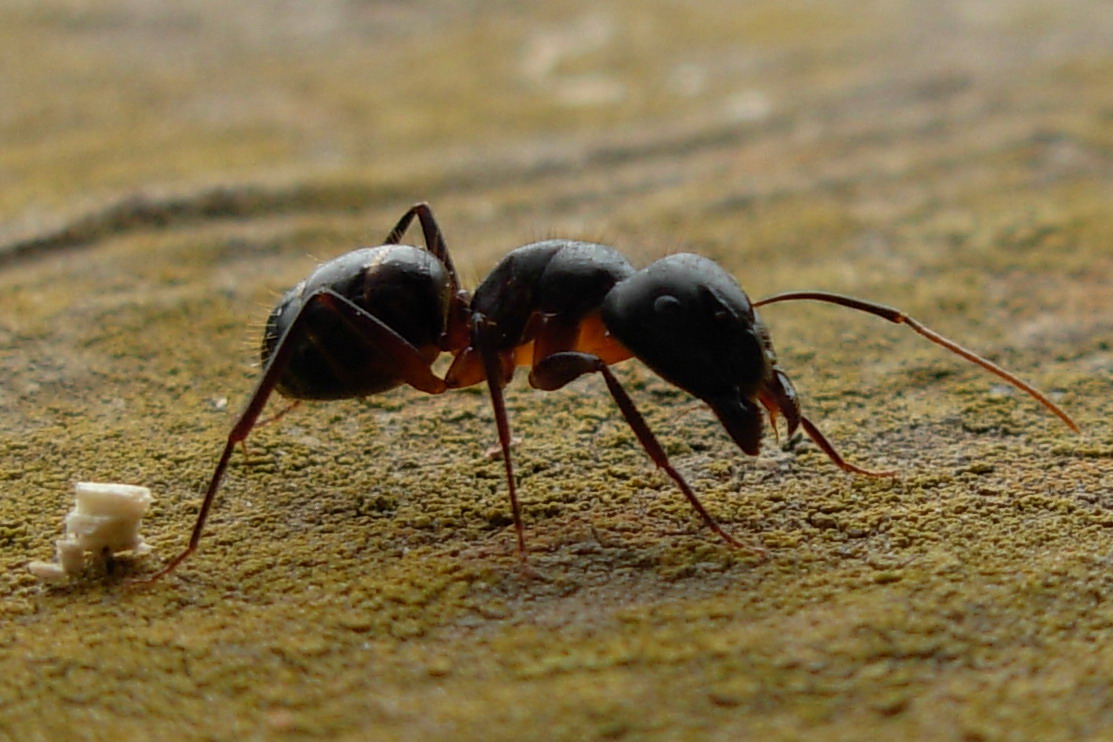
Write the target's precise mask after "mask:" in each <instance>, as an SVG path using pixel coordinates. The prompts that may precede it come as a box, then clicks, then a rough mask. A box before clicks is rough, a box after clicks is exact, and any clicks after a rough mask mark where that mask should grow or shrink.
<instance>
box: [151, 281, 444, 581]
mask: <svg viewBox="0 0 1113 742" xmlns="http://www.w3.org/2000/svg"><path fill="white" fill-rule="evenodd" d="M318 305H321V306H324V307H326V308H328V309H329V310H331V311H334V312H336V313H337V314H339V315H340V316H341V317H343V318H344V320H345V321H346V322H347V323H348V324H349V325H350V326H352V327H353V328H355V329H356V330H357V331H359V332H360V333H361V334H362V335H363V337H364V339H366V340H367V341H368V343H371V344H374V345H377V346H379V347H381V348H382V349H383V350H384V351H385V352H386V353H388V354H389V355H390V357H392V358H395V359H397V361H398V372H399V375H400V376H401V377H402V378H403V379H404V380H405V381H406V383H408V384H409V385H410V386H413V387H414V388H416V389H420V390H421V391H423V392H428V393H430V394H440V393H441V392H443V391H445V385H444V381H442V380H441V379H439V378H438V377H437V376H435V375H434V374H433V372H432V371H431V370H430V369H429V365H428V364H427V363H426V361H425V359H424V358H422V356H421V354H420V353H419V352H418V351H417V349H416V348H414V347H413V345H411V344H410V343H409V342H408V341H407V340H406V339H405V338H403V337H402V336H401V335H399V334H398V333H396V332H395V331H394V330H392V329H391V328H390V327H388V326H387V325H385V324H383V322H382V320H380V319H378V318H377V317H375V316H374V315H371V314H368V313H367V312H365V311H364V310H362V309H360V308H359V307H357V306H356V305H355V304H352V303H351V302H350V301H348V300H347V299H345V298H344V297H342V296H340V295H339V294H336V293H334V292H332V291H330V290H328V289H323V290H321V291H319V292H318V293H315V294H313V295H312V296H310V297H309V298H308V299H306V300H305V304H304V305H303V306H302V308H301V309H300V310H299V311H298V316H297V317H295V318H294V320H293V321H292V322H291V323H290V327H289V328H288V329H287V330H286V334H285V335H283V336H282V338H281V339H280V340H279V341H278V344H277V345H276V346H275V348H274V352H273V353H272V354H271V357H270V360H269V361H268V363H267V366H266V368H265V369H264V371H263V375H262V376H261V377H260V378H259V381H258V382H257V383H256V384H255V389H254V391H252V393H251V397H250V398H249V399H248V401H247V405H246V406H245V407H244V410H243V412H241V413H240V416H239V418H238V419H237V420H236V423H235V425H233V426H232V430H231V431H230V432H229V433H228V439H227V441H226V442H225V444H224V450H223V451H222V452H221V454H220V459H219V460H218V461H217V464H216V468H215V469H214V470H213V474H212V477H211V478H210V479H209V486H208V487H207V488H206V489H205V497H204V499H203V500H202V501H201V509H200V510H199V511H198V512H197V520H196V521H195V522H194V524H193V532H192V533H191V534H190V537H189V543H188V544H187V545H186V547H185V549H183V550H182V551H181V553H179V554H178V555H177V556H176V557H174V558H173V559H171V560H170V562H169V563H167V565H166V566H165V567H163V568H162V569H160V570H159V571H158V572H156V573H154V574H153V575H151V576H149V577H146V578H143V579H140V580H136V582H140V583H150V582H155V581H156V580H159V579H160V578H162V577H165V576H166V575H168V574H170V573H171V572H173V571H174V570H175V569H176V568H177V567H178V565H179V564H181V563H182V562H184V561H185V560H186V559H187V558H188V557H189V555H190V554H192V553H193V552H194V551H196V550H197V545H198V543H200V541H201V533H202V532H203V531H204V529H205V521H206V520H207V519H208V516H209V510H210V509H211V508H212V505H213V502H214V501H215V499H216V493H217V490H219V489H220V482H221V479H223V477H224V471H225V470H226V469H227V468H228V461H229V459H230V458H231V456H232V451H233V450H235V447H236V445H237V444H239V443H242V442H243V441H245V440H246V439H247V436H248V434H249V433H250V432H251V430H252V429H253V428H254V427H255V425H256V423H257V421H258V419H259V415H260V414H261V413H262V411H263V408H264V407H266V404H267V400H268V399H269V398H270V395H271V392H273V391H274V389H275V387H276V386H277V385H278V382H279V379H281V378H282V373H283V372H284V371H285V370H286V364H287V363H288V362H289V360H290V354H291V353H293V351H294V350H295V348H296V347H297V344H296V343H294V342H292V339H293V338H295V337H297V335H296V334H295V333H300V332H301V331H302V330H303V327H304V325H305V321H306V318H307V317H309V316H310V313H309V311H308V310H309V309H310V308H312V307H315V306H318Z"/></svg>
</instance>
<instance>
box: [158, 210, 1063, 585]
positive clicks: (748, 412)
mask: <svg viewBox="0 0 1113 742" xmlns="http://www.w3.org/2000/svg"><path fill="white" fill-rule="evenodd" d="M414 218H417V219H418V221H419V223H420V224H421V228H422V231H423V233H424V237H425V249H421V248H418V247H412V246H409V245H403V244H400V240H401V239H402V235H403V234H404V233H405V232H406V230H407V229H408V228H409V226H410V224H411V223H412V222H413V220H414ZM798 300H811V301H820V302H828V303H832V304H838V305H840V306H844V307H848V308H850V309H855V310H858V311H862V312H866V313H869V314H873V315H876V316H878V317H881V318H882V319H885V320H888V321H889V322H893V323H896V324H905V325H908V326H909V327H910V328H912V329H913V330H915V331H916V332H918V333H919V334H921V335H923V336H924V337H926V338H927V339H928V340H930V341H931V342H933V343H936V344H937V345H941V346H943V347H944V348H946V349H948V350H950V351H952V352H953V353H956V354H958V355H959V356H961V357H963V358H965V359H966V360H968V361H971V362H972V363H975V364H977V365H979V366H981V367H982V368H984V369H986V370H987V371H989V372H991V373H993V374H996V375H997V376H999V377H1000V378H1002V379H1004V380H1005V381H1006V382H1008V383H1009V384H1012V385H1013V386H1015V387H1017V388H1019V389H1021V390H1023V391H1024V392H1026V393H1027V394H1029V395H1030V396H1032V397H1033V398H1035V399H1036V400H1037V401H1039V402H1040V403H1041V404H1042V405H1043V406H1044V407H1046V408H1047V409H1049V410H1050V411H1051V412H1052V413H1054V414H1055V415H1057V416H1058V417H1059V418H1060V419H1061V420H1062V421H1063V422H1064V423H1066V425H1067V426H1068V427H1070V428H1071V430H1073V431H1075V432H1078V431H1079V427H1078V425H1077V424H1076V423H1075V422H1074V420H1072V419H1071V418H1070V416H1069V415H1067V413H1066V412H1064V411H1063V410H1062V409H1060V408H1059V407H1058V406H1057V405H1056V404H1055V403H1053V402H1052V401H1051V400H1050V399H1048V398H1047V396H1045V395H1044V394H1043V393H1041V392H1040V391H1039V390H1037V389H1035V388H1034V387H1032V386H1031V385H1029V384H1027V383H1026V382H1024V381H1022V380H1020V379H1019V378H1017V377H1016V376H1014V375H1013V374H1011V373H1009V372H1008V371H1005V370H1004V369H1002V368H1000V367H999V366H997V365H995V364H993V363H991V362H990V361H988V360H986V359H984V358H982V357H981V356H979V355H977V354H975V353H973V352H972V351H969V350H967V349H965V348H963V347H962V346H960V345H958V344H957V343H954V342H953V341H951V340H948V339H947V338H944V337H943V336H941V335H939V334H938V333H936V332H934V331H932V330H930V329H928V328H927V327H925V326H924V325H922V324H920V323H919V322H917V321H916V320H914V319H912V318H911V317H909V316H907V315H906V314H904V313H903V312H901V311H900V310H897V309H894V308H892V307H887V306H884V305H881V304H875V303H873V302H869V301H865V300H862V299H856V298H853V297H849V296H843V295H841V294H832V293H827V292H822V291H795V292H787V293H782V294H777V295H774V296H770V297H768V298H765V299H762V300H760V301H757V302H751V301H750V300H749V298H748V297H747V296H746V293H745V292H744V291H743V290H742V289H741V287H740V286H739V285H738V283H737V282H736V281H735V280H734V279H733V278H732V277H731V276H730V275H729V274H728V273H727V272H726V271H724V270H723V269H722V268H721V267H719V266H718V265H717V264H716V263H715V262H713V261H711V260H709V259H707V258H704V257H700V256H698V255H693V254H688V253H677V254H674V255H669V256H668V257H665V258H662V259H660V260H657V261H656V262H654V263H652V264H650V265H649V266H648V267H646V268H644V269H642V270H635V269H634V268H633V266H631V265H630V263H629V262H628V261H627V260H626V258H624V257H623V256H622V255H621V254H620V253H619V252H618V251H616V250H614V249H613V248H611V247H607V246H606V245H599V244H595V243H590V242H576V241H571V240H563V239H553V240H546V241H543V242H536V243H533V244H530V245H526V246H524V247H519V248H517V249H515V250H513V251H511V252H510V253H509V254H508V255H507V256H506V257H505V258H503V259H502V261H500V262H499V263H498V265H496V266H495V268H494V269H493V270H492V271H491V273H490V274H489V275H488V276H487V277H486V278H485V279H484V280H483V281H482V282H481V283H480V284H479V286H478V287H477V288H476V289H475V292H474V295H472V296H471V297H470V299H469V296H468V294H467V292H466V291H464V290H463V289H461V288H460V281H459V278H458V276H457V273H456V268H455V266H454V264H453V262H452V258H451V256H450V255H449V252H448V248H447V246H446V244H445V241H444V237H443V235H442V233H441V230H440V227H439V226H438V225H437V222H436V219H435V218H434V217H433V213H432V211H431V209H430V208H429V206H428V204H425V203H419V204H416V205H414V206H413V207H411V208H410V209H409V210H408V211H407V212H406V213H405V214H404V215H403V216H402V218H401V219H400V220H399V221H398V224H397V225H395V227H394V229H393V230H391V232H390V234H389V235H387V237H386V239H385V240H384V241H383V244H382V245H380V246H378V247H368V248H361V249H358V250H355V251H353V252H350V253H347V254H345V255H341V256H340V257H338V258H334V259H333V260H331V261H328V262H326V263H324V264H322V265H320V266H318V268H317V269H316V270H315V271H314V272H313V273H312V274H311V275H310V276H309V277H308V278H307V279H305V280H304V281H302V282H301V283H299V284H298V285H297V286H295V287H294V288H293V289H291V290H290V291H288V292H287V293H286V294H285V296H283V297H282V299H281V300H280V301H279V303H278V305H277V306H276V307H275V308H274V310H273V311H272V312H271V314H270V317H269V319H268V321H267V325H266V331H265V333H264V336H263V344H262V359H263V374H262V376H261V377H260V378H259V381H258V382H257V383H256V385H255V390H254V391H253V392H252V394H251V397H250V398H249V399H248V402H247V405H246V406H245V408H244V410H243V412H242V413H241V414H240V417H239V419H238V420H237V421H236V423H235V425H233V426H232V430H231V432H230V433H229V434H228V439H227V441H226V443H225V446H224V450H223V452H222V453H221V455H220V458H219V459H218V461H217V465H216V468H215V470H214V471H213V474H212V478H211V479H210V481H209V485H208V488H207V489H206V491H205V496H204V499H203V501H202V503H201V508H200V510H199V512H198V514H197V520H196V522H195V523H194V526H193V531H192V533H191V535H190V539H189V543H188V545H187V546H186V547H185V549H184V550H183V551H182V552H181V553H180V554H178V555H177V556H176V557H174V558H173V559H172V560H171V561H170V562H169V563H168V564H167V565H166V566H165V567H163V568H162V569H161V570H159V571H158V572H156V573H155V574H153V575H151V576H150V577H149V578H147V581H154V580H157V579H159V578H160V577H163V576H164V575H166V574H168V573H170V572H172V571H173V570H174V569H175V568H176V567H177V566H178V565H179V564H181V563H182V562H183V561H185V559H186V558H187V557H189V556H190V554H192V553H193V552H194V551H195V550H196V548H197V545H198V542H199V541H200V539H201V533H202V531H203V530H204V526H205V521H206V518H207V517H208V514H209V511H210V509H211V507H212V504H213V501H214V499H215V497H216V493H217V490H218V489H219V487H220V483H221V480H222V478H223V476H224V471H225V469H226V468H227V466H228V462H229V459H230V457H231V455H232V451H233V450H234V449H235V447H236V445H237V444H240V443H242V442H243V441H245V440H246V438H247V436H248V434H249V433H250V432H251V430H252V428H253V427H254V426H255V425H256V423H257V421H258V418H259V415H260V413H261V412H262V410H263V408H264V407H265V405H266V403H267V400H268V398H269V397H270V395H271V392H273V391H275V390H277V391H278V392H279V393H281V394H283V395H284V396H286V397H289V398H291V399H294V400H303V399H311V400H331V399H346V398H351V397H363V396H367V395H371V394H377V393H379V392H384V391H387V390H389V389H393V388H395V387H398V386H401V385H403V384H408V385H409V386H412V387H414V388H415V389H419V390H421V391H423V392H427V393H429V394H440V393H442V392H444V391H446V390H448V389H458V388H461V387H466V386H471V385H473V384H478V383H480V382H483V381H486V382H487V387H488V390H489V392H490V397H491V404H492V407H493V409H494V415H495V423H496V426H497V429H498V437H499V445H500V447H501V450H502V458H503V462H504V466H505V470H506V480H507V487H508V491H509V495H510V504H511V510H512V514H513V519H514V528H515V531H516V534H517V547H518V554H519V556H520V557H521V558H522V559H524V558H525V554H526V543H525V530H524V528H523V525H522V516H521V509H520V506H519V503H518V497H517V489H516V486H515V483H514V465H513V460H512V458H511V452H510V424H509V420H508V417H507V412H506V405H505V403H504V399H503V393H502V388H503V386H505V385H506V384H507V383H508V382H509V381H510V379H511V377H512V376H513V374H514V370H515V368H516V367H517V366H528V367H529V369H530V372H529V382H530V385H531V386H533V387H534V388H537V389H542V390H545V391H553V390H556V389H560V388H562V387H564V386H566V385H567V384H569V383H571V382H572V381H574V380H575V379H577V378H579V377H581V376H583V375H585V374H589V373H599V374H601V375H602V376H603V380H604V381H605V383H606V386H607V389H608V390H609V391H610V394H611V396H612V397H613V398H614V401H615V403H616V404H617V406H618V408H619V411H620V412H621V413H622V416H623V417H624V418H625V419H626V422H627V423H628V424H629V425H630V428H631V429H632V430H633V432H634V434H635V436H636V437H637V439H638V441H639V443H641V445H642V448H644V449H645V452H646V453H647V454H648V455H649V457H650V459H652V461H653V462H654V464H656V465H657V466H658V467H659V468H661V469H662V470H664V471H665V473H666V474H667V475H668V476H669V477H670V478H671V479H672V480H673V481H674V482H675V483H676V485H677V487H678V488H679V489H680V491H681V492H682V493H683V494H684V496H685V497H686V498H687V500H688V502H689V503H691V505H692V507H693V508H694V509H695V511H696V512H697V513H698V514H699V516H700V518H701V519H702V520H703V522H704V523H705V524H706V525H707V526H708V528H710V529H711V530H712V531H713V532H714V533H716V534H717V535H718V536H719V537H720V538H722V539H723V540H724V541H726V542H727V543H728V544H730V545H732V546H743V544H741V543H740V542H738V541H736V540H735V539H734V538H733V537H732V536H731V535H730V534H728V533H727V532H726V531H724V530H723V529H722V528H721V527H720V526H719V524H718V523H717V522H716V521H715V519H714V518H713V517H712V516H711V514H710V513H708V511H707V509H706V508H704V506H703V504H702V503H701V502H700V501H699V499H698V498H697V497H696V495H695V493H694V492H693V491H692V488H691V487H690V486H689V485H688V483H687V481H685V479H684V477H683V476H682V475H681V474H680V472H679V471H677V470H676V469H675V468H674V467H673V466H672V464H671V463H670V462H669V459H668V456H667V455H666V453H665V451H664V449H663V448H662V446H661V445H660V443H659V442H658V441H657V438H656V437H655V436H654V435H653V432H652V431H651V430H650V428H649V426H648V425H647V424H646V422H645V419H644V418H643V417H642V415H641V413H640V412H639V411H638V409H637V407H636V406H635V405H634V401H633V400H632V399H631V398H630V396H629V394H627V392H626V390H625V389H624V388H623V387H622V385H621V384H620V383H619V381H618V379H617V377H616V376H615V375H614V373H613V372H612V371H611V369H610V365H611V364H614V363H617V362H619V361H622V360H626V359H628V358H631V357H633V358H637V359H638V360H640V361H642V362H643V363H644V364H645V365H646V366H648V367H649V368H650V369H651V370H653V371H654V372H655V373H657V374H658V375H659V376H661V377H662V378H663V379H665V380H666V381H668V382H670V383H672V384H673V385H675V386H677V387H680V388H681V389H683V390H684V391H686V392H688V393H690V394H692V395H693V396H695V397H698V398H699V399H701V400H703V401H704V402H705V403H706V404H707V405H708V406H709V407H710V408H711V410H712V411H713V412H714V413H715V415H716V416H717V417H718V419H719V421H720V422H721V423H722V425H723V427H724V428H725V429H726V431H727V433H728V434H729V435H730V437H731V438H732V439H733V440H734V442H735V443H736V444H737V445H738V447H739V448H740V449H741V450H742V451H743V452H744V453H746V454H748V455H750V456H755V455H757V454H758V452H759V449H760V445H761V434H762V427H763V419H764V417H768V419H769V422H770V425H771V426H772V428H773V430H774V432H776V421H777V417H778V415H779V416H781V417H783V418H784V420H785V426H786V428H787V432H788V435H790V436H791V435H792V434H793V433H795V431H796V430H797V429H798V428H802V429H803V431H804V432H805V433H806V434H807V435H808V436H809V437H810V438H811V439H812V440H813V441H814V442H815V443H816V444H817V445H818V446H819V448H820V449H821V450H822V451H823V452H824V453H825V454H826V455H827V456H828V457H829V458H830V459H831V460H832V461H833V462H834V463H835V464H836V465H837V466H838V467H839V468H841V469H844V470H846V471H849V472H854V473H858V474H866V475H871V476H892V474H893V472H873V471H869V470H866V469H862V468H860V467H858V466H855V465H854V464H851V463H849V462H847V461H846V460H844V459H843V458H842V456H840V455H839V453H838V452H837V451H836V450H835V448H834V446H832V445H831V443H830V442H829V441H828V440H827V439H826V438H825V437H824V435H823V434H822V433H821V432H820V430H819V428H817V427H816V425H815V424H814V423H813V422H812V421H811V420H809V419H808V418H807V417H806V416H805V415H804V414H803V413H801V411H800V405H799V402H798V398H797V394H796V390H795V388H794V387H793V385H792V382H791V380H790V379H789V377H788V375H787V374H785V372H784V371H783V370H782V369H781V368H780V366H779V365H778V363H777V357H776V353H775V352H774V350H773V344H772V341H771V340H770V336H769V332H768V330H767V329H766V327H765V325H764V324H763V323H762V321H761V318H760V317H759V316H758V315H757V313H756V312H755V311H754V310H755V308H756V307H760V306H764V305H768V304H774V303H778V302H783V301H798ZM442 352H448V353H451V354H452V355H453V356H454V359H453V362H452V365H451V366H450V367H449V369H448V371H447V373H446V374H445V378H444V379H441V378H440V377H438V376H436V375H435V374H434V373H433V371H432V369H431V365H432V363H433V361H434V360H436V358H437V357H438V356H439V355H440V354H441V353H442ZM745 548H748V549H750V550H751V551H753V552H756V553H759V554H764V553H765V550H764V549H762V548H761V547H757V546H746V547H745Z"/></svg>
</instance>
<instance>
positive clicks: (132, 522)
mask: <svg viewBox="0 0 1113 742" xmlns="http://www.w3.org/2000/svg"><path fill="white" fill-rule="evenodd" d="M74 494H75V498H74V499H75V502H74V509H73V510H71V511H70V512H69V514H68V515H66V519H65V526H66V529H65V534H64V535H63V537H62V538H60V539H58V541H56V542H55V545H56V549H57V553H56V555H55V561H53V562H39V561H35V562H31V563H30V564H28V565H27V569H28V570H30V571H31V574H33V575H35V577H37V578H39V579H40V580H43V581H44V582H59V581H61V580H64V579H66V578H67V577H72V576H74V575H78V574H81V572H82V571H84V569H85V555H86V554H92V555H93V559H94V560H99V562H100V563H101V565H102V566H103V564H104V562H105V561H106V560H107V559H108V558H110V557H111V556H112V555H113V554H116V553H117V552H121V551H131V552H134V553H136V554H145V553H147V552H148V551H150V550H151V547H150V546H148V545H147V544H146V543H145V542H144V541H143V537H142V536H140V535H139V524H140V522H141V521H142V520H143V515H144V514H145V513H146V512H147V507H148V506H149V505H150V504H151V501H152V500H153V499H154V498H152V497H151V491H150V490H149V489H147V488H146V487H137V486H135V485H130V484H110V483H104V482H78V483H77V484H76V485H75V486H74Z"/></svg>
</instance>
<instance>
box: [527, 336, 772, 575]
mask: <svg viewBox="0 0 1113 742" xmlns="http://www.w3.org/2000/svg"><path fill="white" fill-rule="evenodd" d="M593 372H595V373H599V374H602V376H603V380H604V381H605V382H606V383H607V389H608V390H609V391H610V393H611V397H613V398H614V401H615V404H617V405H618V409H619V411H621V412H622V416H623V417H624V418H625V419H626V423H627V424H628V425H629V426H630V429H631V430H633V431H634V435H635V436H637V438H638V442H639V443H641V445H642V448H643V449H644V450H645V452H646V454H648V455H649V458H650V459H652V461H653V463H654V464H656V465H657V467H658V468H660V469H662V470H663V471H664V472H665V473H666V474H668V476H669V478H671V479H672V481H673V482H675V483H676V486H677V487H679V488H680V491H681V492H683V493H684V497H686V498H687V500H688V502H689V503H690V504H691V506H692V508H693V509H695V511H696V513H698V514H699V516H700V518H702V519H703V522H704V524H706V525H707V527H708V528H710V529H711V530H712V531H713V532H714V533H715V534H716V535H717V536H719V537H720V538H721V539H723V541H726V542H727V543H728V544H730V545H731V546H734V547H740V548H745V549H748V550H750V551H752V552H754V553H755V554H759V555H762V556H764V555H765V554H766V553H767V552H766V550H765V549H763V548H761V547H760V546H750V545H746V544H742V543H740V542H738V541H736V540H735V539H734V537H732V536H731V535H730V534H729V533H727V532H726V531H724V530H723V529H722V527H721V526H720V525H719V524H718V522H716V520H715V519H714V518H713V517H711V514H710V513H709V512H707V508H705V507H704V506H703V503H701V502H700V501H699V498H698V497H696V493H695V492H693V491H692V488H691V487H690V486H689V485H688V482H687V481H686V480H685V479H684V477H683V476H682V475H681V474H680V472H679V471H677V470H676V469H675V468H673V466H672V464H671V463H670V462H669V457H668V455H667V454H666V453H665V449H664V448H663V447H662V446H661V444H660V443H659V442H658V441H657V437H656V436H655V435H653V431H652V430H650V428H649V425H648V424H647V423H646V422H645V418H644V417H642V415H641V413H640V412H638V408H637V407H636V406H635V405H634V400H633V399H631V398H630V395H629V394H627V393H626V390H625V389H623V387H622V385H621V384H620V383H619V381H618V378H616V377H615V375H614V373H613V372H612V371H611V369H610V368H609V367H608V366H607V364H606V363H605V362H604V361H603V360H602V359H601V358H599V357H598V356H594V355H591V354H589V353H580V352H576V351H563V352H559V353H553V354H552V355H550V356H548V357H546V358H544V359H542V360H541V361H540V362H539V363H537V364H535V365H534V367H533V369H532V370H531V371H530V375H529V381H530V384H531V385H532V386H534V387H535V388H537V389H542V390H544V391H555V390H557V389H560V388H562V387H564V386H566V385H568V384H569V383H571V382H572V381H574V380H576V379H578V378H579V377H581V376H583V375H585V374H589V373H593Z"/></svg>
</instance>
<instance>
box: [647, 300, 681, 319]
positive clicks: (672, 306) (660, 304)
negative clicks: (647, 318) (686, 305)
mask: <svg viewBox="0 0 1113 742" xmlns="http://www.w3.org/2000/svg"><path fill="white" fill-rule="evenodd" d="M682 310H683V305H682V304H681V303H680V299H677V298H676V297H675V296H670V295H668V294H665V295H664V296H658V297H657V298H656V299H654V300H653V312H654V314H657V315H659V316H661V317H674V318H675V317H679V316H680V313H681V311H682Z"/></svg>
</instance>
